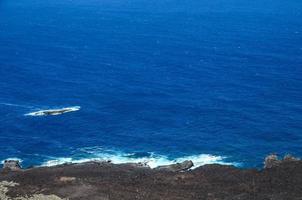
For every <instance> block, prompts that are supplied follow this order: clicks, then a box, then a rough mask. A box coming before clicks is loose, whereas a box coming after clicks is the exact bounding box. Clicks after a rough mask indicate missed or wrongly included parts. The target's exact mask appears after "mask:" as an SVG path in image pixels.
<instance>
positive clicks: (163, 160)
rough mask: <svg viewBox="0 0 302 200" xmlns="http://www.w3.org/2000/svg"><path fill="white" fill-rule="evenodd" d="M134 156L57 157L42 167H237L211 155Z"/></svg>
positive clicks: (116, 153)
mask: <svg viewBox="0 0 302 200" xmlns="http://www.w3.org/2000/svg"><path fill="white" fill-rule="evenodd" d="M133 155H134V154H127V153H121V152H114V153H113V152H111V153H108V152H103V153H96V154H94V156H91V157H89V158H78V159H77V158H72V157H59V158H54V159H51V160H48V161H46V162H44V163H43V164H42V166H55V165H61V164H65V163H84V162H89V161H111V162H112V163H114V164H123V163H144V164H146V165H148V166H149V167H150V168H156V167H158V166H162V165H170V164H175V163H180V162H183V161H185V160H192V161H193V163H194V167H193V169H194V168H197V167H200V166H202V165H206V164H223V165H235V166H238V165H239V164H238V163H233V162H226V161H225V159H226V157H223V156H215V155H211V154H199V155H191V156H184V157H178V158H174V159H171V158H169V157H167V156H164V155H157V154H154V153H150V155H149V156H148V154H146V156H142V157H137V156H133Z"/></svg>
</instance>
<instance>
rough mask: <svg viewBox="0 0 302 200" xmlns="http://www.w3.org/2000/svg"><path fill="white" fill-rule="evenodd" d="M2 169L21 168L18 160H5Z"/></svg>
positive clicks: (13, 169)
mask: <svg viewBox="0 0 302 200" xmlns="http://www.w3.org/2000/svg"><path fill="white" fill-rule="evenodd" d="M3 169H5V170H11V171H19V170H21V165H20V162H19V160H5V161H4V163H3Z"/></svg>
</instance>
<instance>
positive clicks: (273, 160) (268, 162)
mask: <svg viewBox="0 0 302 200" xmlns="http://www.w3.org/2000/svg"><path fill="white" fill-rule="evenodd" d="M299 160H300V159H299V158H296V157H294V156H292V155H285V156H284V157H283V159H281V160H280V159H279V158H278V156H277V155H276V154H271V155H268V156H267V157H266V158H265V160H264V168H265V169H270V168H273V167H277V166H279V165H280V164H282V163H284V162H295V161H299Z"/></svg>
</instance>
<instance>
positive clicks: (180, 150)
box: [0, 0, 302, 167]
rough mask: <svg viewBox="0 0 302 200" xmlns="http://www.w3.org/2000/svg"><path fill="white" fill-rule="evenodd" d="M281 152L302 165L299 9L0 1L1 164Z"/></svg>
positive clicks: (214, 158)
mask: <svg viewBox="0 0 302 200" xmlns="http://www.w3.org/2000/svg"><path fill="white" fill-rule="evenodd" d="M74 106H80V107H81V109H80V110H78V111H76V112H69V113H64V114H62V115H55V116H29V115H26V114H28V113H31V112H35V111H39V110H48V109H61V108H66V107H74ZM272 152H275V153H278V154H280V155H284V154H287V153H289V154H293V155H295V156H302V1H301V0H288V1H284V0H255V1H247V0H186V1H180V0H148V1H147V0H43V1H42V0H13V1H12V0H1V1H0V160H4V159H7V158H11V157H13V158H18V159H21V160H22V161H23V162H22V165H23V166H30V165H52V164H60V163H62V162H80V161H87V160H90V159H111V160H113V161H114V162H116V163H120V162H129V161H134V162H135V161H146V162H149V163H150V165H152V166H157V165H159V164H163V163H169V162H176V161H179V160H184V159H192V160H193V161H194V162H195V163H197V164H206V163H226V164H237V165H238V166H242V167H261V166H262V162H263V158H264V157H265V156H266V155H267V154H269V153H272Z"/></svg>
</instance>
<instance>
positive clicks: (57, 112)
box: [25, 106, 81, 116]
mask: <svg viewBox="0 0 302 200" xmlns="http://www.w3.org/2000/svg"><path fill="white" fill-rule="evenodd" d="M80 109H81V107H80V106H73V107H65V108H58V109H48V110H39V111H35V112H30V113H27V114H25V116H47V115H61V114H64V113H68V112H75V111H78V110H80Z"/></svg>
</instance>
